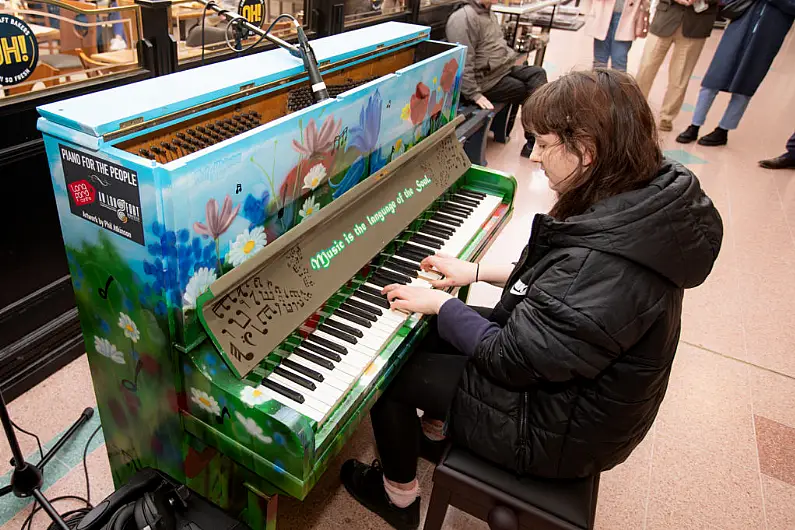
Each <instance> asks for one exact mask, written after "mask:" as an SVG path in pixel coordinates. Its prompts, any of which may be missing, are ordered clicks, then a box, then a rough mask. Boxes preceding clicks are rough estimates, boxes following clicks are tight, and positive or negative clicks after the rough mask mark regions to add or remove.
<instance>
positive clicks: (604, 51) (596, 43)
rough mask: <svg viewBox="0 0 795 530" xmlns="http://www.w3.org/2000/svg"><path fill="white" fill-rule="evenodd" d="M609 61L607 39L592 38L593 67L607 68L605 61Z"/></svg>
mask: <svg viewBox="0 0 795 530" xmlns="http://www.w3.org/2000/svg"><path fill="white" fill-rule="evenodd" d="M608 61H610V46H609V44H608V42H607V41H604V40H599V39H594V40H593V67H594V68H607V63H608Z"/></svg>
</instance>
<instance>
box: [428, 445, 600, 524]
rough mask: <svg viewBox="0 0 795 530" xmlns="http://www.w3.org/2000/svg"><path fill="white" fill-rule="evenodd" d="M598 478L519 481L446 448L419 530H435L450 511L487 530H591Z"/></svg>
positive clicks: (509, 474) (472, 458)
mask: <svg viewBox="0 0 795 530" xmlns="http://www.w3.org/2000/svg"><path fill="white" fill-rule="evenodd" d="M598 492H599V476H598V475H597V476H594V477H588V478H584V479H578V480H546V479H539V478H531V477H518V476H516V475H514V474H512V473H509V472H508V471H505V470H503V469H501V468H498V467H496V466H494V465H492V464H491V463H489V462H486V461H485V460H483V459H481V458H479V457H478V456H476V455H474V454H472V453H470V452H469V451H467V450H465V449H461V448H458V447H455V446H451V447H449V448H448V450H447V451H446V452H445V454H444V455H443V456H442V459H441V461H440V462H439V465H438V466H436V470H435V471H434V473H433V490H432V491H431V501H430V504H429V506H428V515H427V517H426V519H425V527H424V530H439V529H440V528H441V527H442V523H443V522H444V517H445V514H446V513H447V507H448V506H449V505H453V506H455V507H456V508H459V509H460V510H463V511H465V512H467V513H469V514H471V515H474V516H475V517H477V518H479V519H480V520H482V521H486V522H487V523H488V525H489V528H490V529H492V530H519V529H522V530H531V529H532V530H591V529H592V528H593V526H594V519H595V518H596V497H597V494H598Z"/></svg>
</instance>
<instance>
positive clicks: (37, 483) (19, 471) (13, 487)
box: [0, 392, 94, 530]
mask: <svg viewBox="0 0 795 530" xmlns="http://www.w3.org/2000/svg"><path fill="white" fill-rule="evenodd" d="M93 415H94V409H91V408H87V409H85V410H84V411H83V413H82V414H81V415H80V418H79V419H78V420H77V421H76V422H75V423H74V424H72V426H71V427H70V428H69V430H68V431H66V433H65V434H64V435H63V436H62V437H61V439H60V440H58V442H57V443H56V444H55V445H54V446H53V447H52V449H50V450H49V451H47V454H45V455H44V457H43V458H42V459H41V462H39V463H38V464H36V465H33V464H29V463H27V462H25V458H24V456H23V455H22V449H21V448H20V447H19V441H18V440H17V434H16V432H15V431H14V426H13V425H12V424H11V417H10V416H9V415H8V408H7V407H6V402H5V400H4V399H3V393H2V392H0V421H2V423H3V429H4V430H5V434H6V439H7V440H8V446H9V447H10V448H11V453H12V454H13V456H14V458H13V459H12V460H11V465H13V466H14V471H13V472H12V473H11V484H9V485H8V486H6V487H4V488H0V497H3V496H5V495H8V494H9V493H13V494H14V495H16V496H17V497H19V498H22V499H24V498H27V497H33V498H34V499H36V501H37V502H38V503H39V504H40V505H41V508H42V509H43V510H44V511H45V512H46V513H47V515H49V516H50V519H52V520H53V522H54V523H55V524H56V525H57V526H58V527H59V528H60V529H61V530H69V527H68V526H67V525H66V522H64V520H63V518H62V517H61V516H60V515H59V514H58V512H57V511H56V510H55V508H53V506H52V504H50V501H48V500H47V498H46V497H45V496H44V494H43V493H42V492H41V485H42V482H43V480H42V468H44V466H45V465H47V462H49V461H50V460H52V458H53V457H54V456H55V453H57V452H58V450H60V449H61V448H62V447H63V446H64V445H65V444H66V442H67V441H68V440H69V438H71V437H72V435H73V434H75V433H76V432H77V430H78V429H79V428H80V427H82V426H83V424H84V423H85V422H87V421H88V420H89V418H91V416H93Z"/></svg>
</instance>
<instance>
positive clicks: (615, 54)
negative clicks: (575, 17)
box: [585, 0, 649, 72]
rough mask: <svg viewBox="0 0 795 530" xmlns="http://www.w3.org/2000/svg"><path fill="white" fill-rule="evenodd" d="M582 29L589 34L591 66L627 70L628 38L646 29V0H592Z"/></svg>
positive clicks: (630, 39) (647, 17) (644, 34)
mask: <svg viewBox="0 0 795 530" xmlns="http://www.w3.org/2000/svg"><path fill="white" fill-rule="evenodd" d="M585 28H586V29H585V31H586V33H587V35H588V36H589V37H593V38H594V41H593V66H594V68H607V65H608V62H609V63H610V67H611V68H613V69H614V70H620V71H622V72H626V71H627V56H628V55H629V49H630V48H631V47H632V41H634V40H635V39H636V38H637V37H641V38H642V37H645V36H646V34H647V32H648V29H649V5H648V3H647V1H646V0H593V2H592V3H591V10H590V11H589V12H588V16H587V17H586V19H585Z"/></svg>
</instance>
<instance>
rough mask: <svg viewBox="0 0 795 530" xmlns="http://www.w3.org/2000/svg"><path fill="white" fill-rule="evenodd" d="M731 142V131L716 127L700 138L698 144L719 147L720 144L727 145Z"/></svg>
mask: <svg viewBox="0 0 795 530" xmlns="http://www.w3.org/2000/svg"><path fill="white" fill-rule="evenodd" d="M728 142H729V131H727V130H726V129H721V128H720V127H715V130H714V131H712V132H711V133H709V134H708V135H706V136H702V137H701V138H699V139H698V145H703V146H706V147H717V146H719V145H726V144H727V143H728Z"/></svg>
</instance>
